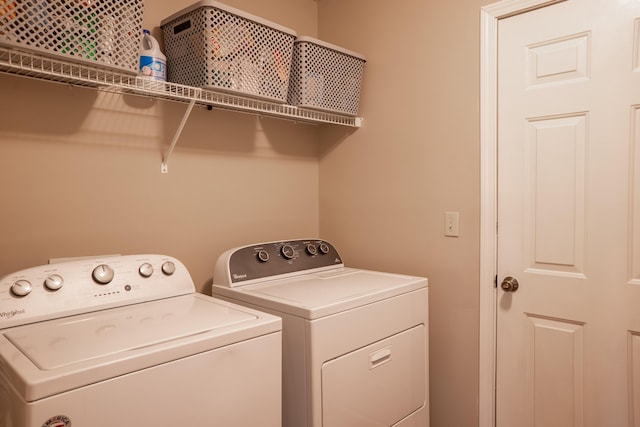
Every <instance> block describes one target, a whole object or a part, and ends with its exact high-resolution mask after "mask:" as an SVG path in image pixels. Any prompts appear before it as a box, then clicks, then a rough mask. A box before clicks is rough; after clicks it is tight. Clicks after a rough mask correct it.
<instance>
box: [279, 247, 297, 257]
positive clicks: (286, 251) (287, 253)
mask: <svg viewBox="0 0 640 427" xmlns="http://www.w3.org/2000/svg"><path fill="white" fill-rule="evenodd" d="M280 253H281V254H282V256H283V257H284V259H291V258H293V257H294V256H295V255H296V251H295V249H293V246H291V245H289V244H286V245H282V247H281V248H280Z"/></svg>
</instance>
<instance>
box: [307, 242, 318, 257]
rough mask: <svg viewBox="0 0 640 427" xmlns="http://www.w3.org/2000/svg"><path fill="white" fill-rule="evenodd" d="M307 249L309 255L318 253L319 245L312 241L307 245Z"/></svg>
mask: <svg viewBox="0 0 640 427" xmlns="http://www.w3.org/2000/svg"><path fill="white" fill-rule="evenodd" d="M306 249H307V253H308V254H309V255H315V254H317V253H318V247H317V246H316V245H312V244H311V243H309V244H308V245H307V248H306Z"/></svg>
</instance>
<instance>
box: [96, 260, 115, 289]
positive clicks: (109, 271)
mask: <svg viewBox="0 0 640 427" xmlns="http://www.w3.org/2000/svg"><path fill="white" fill-rule="evenodd" d="M113 276H114V272H113V268H111V267H109V266H108V265H107V264H100V265H99V266H97V267H96V268H94V269H93V272H92V273H91V277H93V280H95V282H96V283H97V284H98V285H106V284H107V283H110V282H111V281H112V280H113Z"/></svg>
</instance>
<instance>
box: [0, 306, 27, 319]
mask: <svg viewBox="0 0 640 427" xmlns="http://www.w3.org/2000/svg"><path fill="white" fill-rule="evenodd" d="M25 311H26V310H25V309H24V308H23V309H22V310H11V311H0V319H11V318H12V317H14V316H18V315H20V314H24V313H25Z"/></svg>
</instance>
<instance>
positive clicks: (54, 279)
mask: <svg viewBox="0 0 640 427" xmlns="http://www.w3.org/2000/svg"><path fill="white" fill-rule="evenodd" d="M62 285H64V280H62V276H60V275H58V274H52V275H50V276H47V278H46V279H44V286H45V287H46V288H47V289H49V290H50V291H57V290H58V289H60V288H61V287H62Z"/></svg>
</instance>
